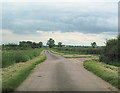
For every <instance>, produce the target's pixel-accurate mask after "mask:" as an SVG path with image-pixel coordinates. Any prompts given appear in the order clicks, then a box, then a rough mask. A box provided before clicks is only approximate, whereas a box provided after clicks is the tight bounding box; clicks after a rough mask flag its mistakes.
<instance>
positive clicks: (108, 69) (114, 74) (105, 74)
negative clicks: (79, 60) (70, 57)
mask: <svg viewBox="0 0 120 93" xmlns="http://www.w3.org/2000/svg"><path fill="white" fill-rule="evenodd" d="M84 67H85V68H86V69H87V70H89V71H91V72H93V73H94V74H96V75H97V76H99V77H101V78H102V79H104V80H105V81H107V82H109V83H110V84H112V85H114V86H115V87H117V88H119V89H120V85H119V84H118V83H119V82H118V81H119V80H120V78H119V77H118V67H116V66H111V65H107V64H105V63H102V62H97V61H95V60H87V61H85V62H84Z"/></svg>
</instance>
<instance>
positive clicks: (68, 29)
mask: <svg viewBox="0 0 120 93" xmlns="http://www.w3.org/2000/svg"><path fill="white" fill-rule="evenodd" d="M10 1H11V2H10ZM117 22H118V0H100V1H98V0H91V1H90V0H89V1H88V0H84V1H83V0H64V1H63V0H39V2H38V1H37V0H29V2H28V1H26V2H24V1H23V2H19V0H18V2H15V1H14V0H9V2H8V0H5V1H4V2H3V3H2V36H3V40H2V43H8V42H11V43H12V42H15V43H18V42H19V41H22V40H30V41H35V42H39V41H42V42H43V43H44V44H46V41H47V40H48V39H49V38H50V37H51V38H53V39H54V40H55V42H56V44H57V43H58V42H59V41H61V42H63V44H67V45H90V43H91V42H94V41H95V42H97V44H98V45H104V42H105V40H106V39H109V38H115V37H116V36H117V34H118V30H117V29H118V23H117Z"/></svg>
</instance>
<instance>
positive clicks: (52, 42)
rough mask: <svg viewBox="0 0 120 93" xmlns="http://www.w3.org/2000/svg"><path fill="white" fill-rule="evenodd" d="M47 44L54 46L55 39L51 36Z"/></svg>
mask: <svg viewBox="0 0 120 93" xmlns="http://www.w3.org/2000/svg"><path fill="white" fill-rule="evenodd" d="M47 45H49V47H50V48H52V47H53V46H54V45H55V41H54V40H53V39H52V38H50V39H49V40H48V41H47Z"/></svg>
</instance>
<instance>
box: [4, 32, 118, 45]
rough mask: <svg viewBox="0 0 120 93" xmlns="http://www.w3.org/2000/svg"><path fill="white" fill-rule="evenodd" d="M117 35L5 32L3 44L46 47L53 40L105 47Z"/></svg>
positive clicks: (69, 43)
mask: <svg viewBox="0 0 120 93" xmlns="http://www.w3.org/2000/svg"><path fill="white" fill-rule="evenodd" d="M115 37H116V35H113V34H110V32H109V33H101V34H83V33H81V32H65V33H62V32H61V31H48V32H45V31H36V34H33V35H18V34H14V33H12V32H11V31H9V30H3V43H9V42H11V43H13V42H15V43H18V42H19V41H27V40H30V41H35V42H39V41H42V42H43V43H44V44H45V45H46V42H47V40H48V39H49V38H53V39H54V40H55V42H56V44H57V43H58V42H62V43H63V44H66V45H90V43H91V42H94V41H95V42H97V44H98V45H104V42H105V40H106V39H110V38H115Z"/></svg>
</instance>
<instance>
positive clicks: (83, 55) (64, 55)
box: [50, 50, 98, 58]
mask: <svg viewBox="0 0 120 93" xmlns="http://www.w3.org/2000/svg"><path fill="white" fill-rule="evenodd" d="M50 51H51V52H52V53H55V54H59V55H61V56H63V57H65V58H97V57H98V55H88V54H74V53H73V54H72V53H71V54H69V53H66V52H65V53H64V52H60V51H59V52H58V51H55V50H50Z"/></svg>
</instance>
